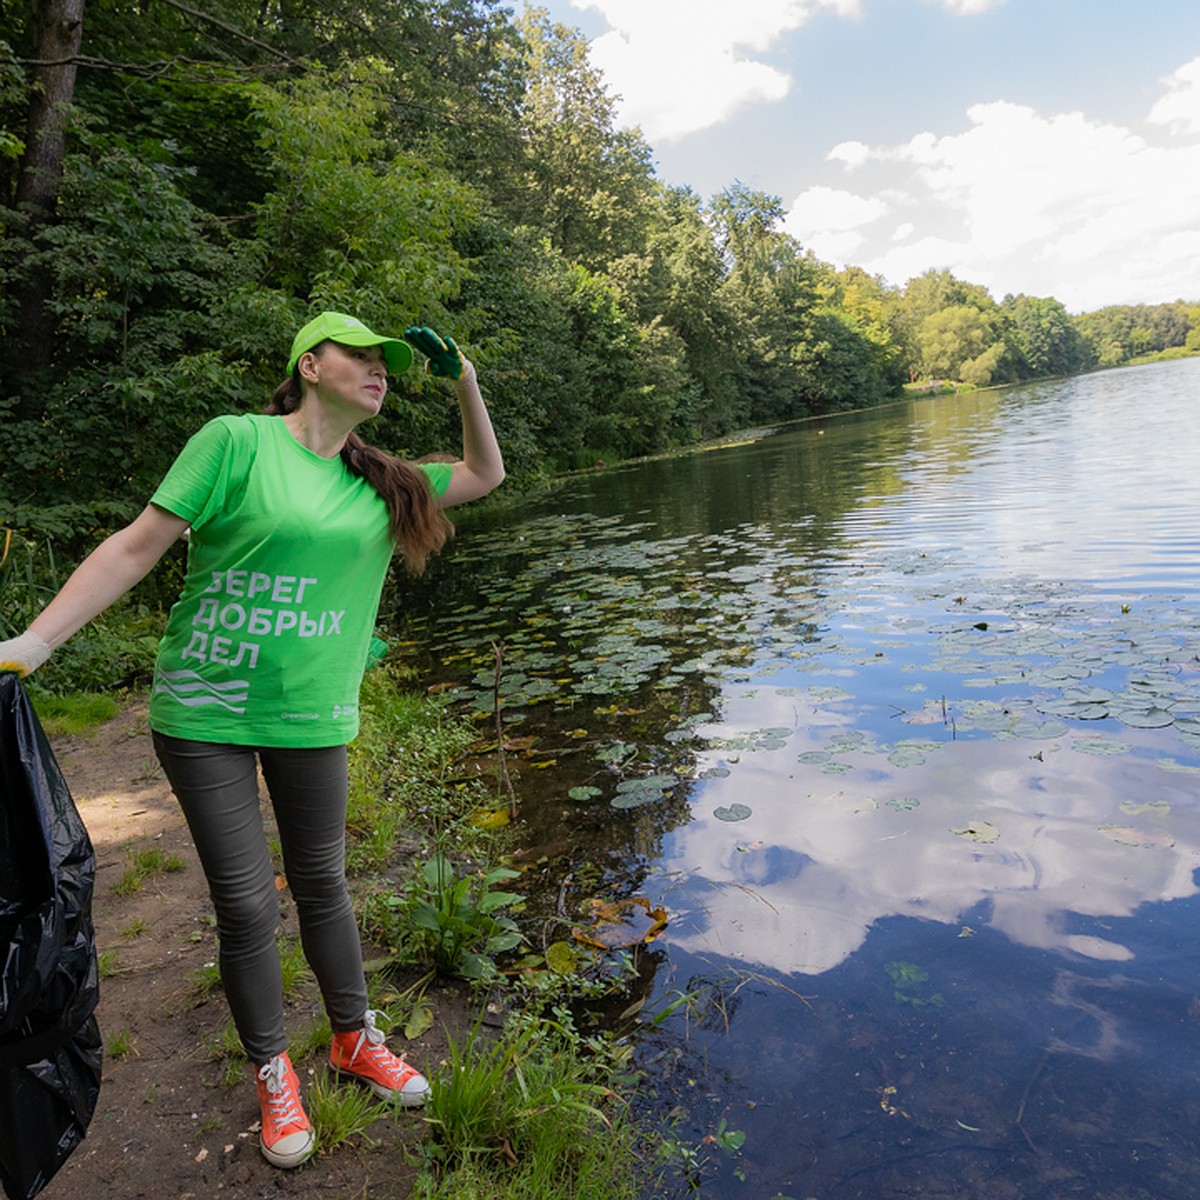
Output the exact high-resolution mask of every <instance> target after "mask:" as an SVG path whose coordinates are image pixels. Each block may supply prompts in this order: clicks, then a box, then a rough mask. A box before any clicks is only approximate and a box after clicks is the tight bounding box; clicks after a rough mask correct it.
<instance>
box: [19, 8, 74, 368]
mask: <svg viewBox="0 0 1200 1200" xmlns="http://www.w3.org/2000/svg"><path fill="white" fill-rule="evenodd" d="M83 5H84V0H34V3H33V23H32V28H33V57H34V58H35V59H36V60H38V62H40V63H43V64H46V65H43V66H36V67H34V68H33V76H32V79H31V85H32V86H31V88H30V97H29V120H28V124H27V126H26V137H25V155H24V157H23V158H22V160H21V172H20V175H19V177H18V180H17V194H16V207H17V210H18V211H20V212H23V213H25V214H26V216H27V219H28V221H29V225H28V234H29V236H30V237H31V238H33V237H36V235H37V232H38V230H39V229H40V228H41V227H42V226H43V225H47V224H49V223H50V222H51V221H53V220H54V217H55V211H56V209H57V207H58V191H59V186H60V184H61V183H62V169H63V156H64V154H65V152H66V124H67V109H68V107H69V106H70V104H71V100H72V98H73V97H74V95H75V62H74V59H75V57H76V56H77V55H78V53H79V47H80V44H81V43H82V40H83ZM51 289H52V280H51V277H50V273H49V272H48V271H46V270H38V271H31V272H30V274H29V276H28V278H27V280H26V285H25V287H24V288H23V289H22V294H21V298H20V299H21V326H20V342H21V345H20V352H21V357H22V360H23V365H24V366H27V367H34V368H36V367H39V366H45V365H47V364H48V363H50V362H51V361H52V358H53V352H54V320H53V317H52V316H51V315H50V312H49V309H48V302H49V300H50V298H51Z"/></svg>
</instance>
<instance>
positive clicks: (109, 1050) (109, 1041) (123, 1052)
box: [104, 1029, 133, 1062]
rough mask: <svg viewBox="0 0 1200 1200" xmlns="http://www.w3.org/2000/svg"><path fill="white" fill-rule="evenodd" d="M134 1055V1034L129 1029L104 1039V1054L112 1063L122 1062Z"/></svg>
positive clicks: (111, 1034)
mask: <svg viewBox="0 0 1200 1200" xmlns="http://www.w3.org/2000/svg"><path fill="white" fill-rule="evenodd" d="M132 1053H133V1034H132V1033H130V1032H129V1030H128V1029H118V1030H116V1031H115V1032H113V1033H110V1034H109V1035H108V1037H107V1038H105V1039H104V1054H105V1057H106V1058H108V1059H109V1060H110V1061H111V1062H120V1061H121V1059H123V1058H128V1057H129V1055H131V1054H132Z"/></svg>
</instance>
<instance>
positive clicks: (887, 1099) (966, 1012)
mask: <svg viewBox="0 0 1200 1200" xmlns="http://www.w3.org/2000/svg"><path fill="white" fill-rule="evenodd" d="M1198 381H1200V361H1197V360H1188V361H1184V362H1180V363H1173V364H1164V365H1161V366H1156V367H1153V368H1145V369H1138V370H1130V371H1119V372H1109V373H1105V374H1104V375H1098V376H1093V377H1088V378H1084V379H1077V380H1069V381H1064V382H1061V383H1054V384H1040V385H1036V386H1030V387H1026V388H1021V389H1013V390H1010V391H1006V392H997V393H987V394H983V395H976V396H972V397H956V398H946V399H937V400H928V401H921V402H919V403H914V404H907V405H899V406H897V407H896V408H894V409H890V410H887V411H886V412H880V413H871V414H862V415H857V416H852V417H848V418H842V419H839V420H836V421H830V422H827V423H825V424H824V425H823V426H815V425H814V426H811V427H803V428H799V429H794V430H790V431H786V432H781V433H777V434H775V435H773V436H770V437H766V438H764V439H762V440H760V441H757V442H754V443H753V444H750V445H742V446H733V447H729V448H726V449H723V450H716V451H713V452H711V453H703V454H696V455H692V456H688V457H683V458H680V459H678V460H671V461H667V462H661V463H654V464H643V465H637V466H631V467H627V468H623V469H621V470H619V471H615V472H611V473H608V474H605V475H602V476H597V477H595V478H589V479H583V480H576V481H572V482H571V483H569V484H568V485H566V486H565V487H563V488H561V489H560V490H558V491H557V492H555V493H554V494H553V495H551V496H549V497H547V498H544V499H542V500H539V501H537V502H536V503H533V504H531V505H529V506H528V508H527V509H523V510H522V511H521V512H520V513H519V514H516V515H514V514H513V513H500V514H497V515H495V516H493V517H488V518H484V519H480V520H477V521H475V522H472V519H471V518H470V517H469V516H468V517H467V519H466V520H465V521H464V534H463V537H462V539H461V541H460V545H459V549H458V550H457V551H456V552H455V554H454V555H453V556H452V559H454V560H456V561H450V562H448V563H446V564H444V566H443V567H442V568H439V569H436V570H435V571H434V572H433V573H432V575H431V578H430V579H429V580H428V581H427V582H425V583H423V584H422V585H420V587H418V588H417V589H416V590H415V591H412V592H409V593H408V594H406V595H405V597H404V599H403V602H401V601H399V600H397V601H396V606H397V609H398V610H401V611H403V613H404V617H403V622H404V625H405V628H406V630H407V633H408V635H409V637H410V645H409V647H408V653H409V655H410V657H411V660H412V662H413V663H414V664H416V665H417V666H418V667H419V668H420V669H422V670H423V671H424V672H425V675H426V677H427V678H428V679H429V681H430V682H436V683H438V684H441V685H447V686H448V687H449V694H451V695H453V696H455V697H456V698H457V699H458V700H459V702H460V703H461V704H462V705H463V706H464V707H465V708H466V709H467V710H471V709H474V710H475V711H477V712H478V713H479V714H480V715H481V717H483V718H486V717H488V716H489V715H490V710H491V698H492V687H493V684H494V682H495V680H494V673H493V669H492V659H493V651H492V645H493V643H494V642H496V641H498V640H502V641H503V643H504V651H505V662H506V676H505V679H504V684H503V696H504V707H503V710H502V711H503V717H504V720H505V723H506V726H507V728H509V729H510V730H517V731H519V732H520V733H522V734H523V735H526V736H528V737H530V738H531V739H532V740H533V743H534V744H533V745H532V747H531V748H530V749H529V750H528V751H527V752H526V754H525V756H524V758H522V757H521V755H513V756H510V759H509V763H510V767H512V768H513V770H514V771H515V772H516V774H517V776H518V783H517V786H518V790H519V792H520V794H521V799H522V806H523V818H524V823H523V825H522V829H521V838H522V850H523V851H525V852H526V858H527V860H528V861H533V862H536V863H538V865H537V866H536V867H535V868H531V870H530V872H529V875H528V880H529V883H530V886H534V887H535V891H536V890H537V889H539V888H540V891H541V893H543V896H542V899H541V900H540V901H539V899H538V896H537V895H535V897H534V902H533V903H534V909H535V911H537V906H538V904H539V903H542V904H543V906H553V905H558V904H561V903H563V902H565V901H566V900H567V898H570V899H571V900H578V901H580V902H583V901H584V900H586V899H587V896H586V895H585V894H584V890H585V889H583V887H582V886H581V885H578V884H577V883H576V884H575V885H572V888H568V885H567V881H569V880H578V879H580V878H585V879H587V880H588V881H589V886H590V887H591V889H592V891H593V892H594V893H596V892H598V893H601V894H611V895H630V894H633V893H635V892H642V893H645V894H648V895H650V896H651V897H652V898H653V899H654V900H655V901H656V902H657V901H661V902H662V903H664V904H665V905H666V907H667V908H668V910H669V911H670V914H671V926H670V929H669V933H668V936H667V939H666V941H665V943H664V944H663V945H662V947H661V948H660V950H659V955H660V956H661V955H664V954H665V957H660V958H658V959H654V960H650V959H647V960H645V961H644V962H643V967H644V968H645V969H646V970H647V972H649V971H650V970H651V969H655V970H656V971H657V974H656V975H655V976H654V977H653V978H650V976H649V974H647V977H646V979H645V981H644V982H646V984H647V985H648V986H651V987H652V988H653V989H654V990H655V993H656V1000H657V1002H660V1003H666V1001H667V999H668V998H669V997H670V996H672V995H677V994H680V993H688V994H691V993H693V992H694V994H695V995H697V996H701V997H706V999H705V1000H704V1001H703V1003H701V1002H700V1001H697V1003H698V1004H700V1008H699V1009H697V1010H696V1012H695V1013H693V1016H694V1017H695V1020H694V1021H693V1023H692V1024H688V1023H687V1021H686V1020H685V1019H684V1018H683V1017H680V1018H679V1019H673V1020H671V1021H668V1022H665V1023H664V1024H663V1025H662V1026H661V1027H654V1028H653V1029H652V1030H649V1031H648V1034H649V1046H648V1051H647V1062H648V1063H649V1067H650V1070H651V1080H652V1088H653V1091H654V1092H655V1094H656V1095H657V1096H658V1098H659V1101H660V1102H662V1103H663V1104H664V1105H665V1108H664V1111H667V1110H669V1109H670V1108H671V1106H672V1104H675V1105H677V1107H678V1108H679V1110H680V1111H681V1112H686V1114H687V1115H686V1117H685V1118H682V1120H683V1122H684V1123H683V1126H682V1128H683V1129H684V1130H685V1131H688V1130H690V1132H691V1134H692V1135H693V1136H694V1137H695V1138H696V1139H699V1138H701V1137H703V1136H704V1135H705V1134H706V1133H711V1132H712V1130H713V1128H714V1126H715V1124H716V1122H717V1121H718V1120H719V1119H720V1118H721V1117H722V1116H730V1119H731V1120H732V1119H733V1114H735V1113H736V1121H737V1123H738V1126H739V1127H741V1128H743V1129H745V1130H746V1131H747V1133H748V1137H747V1145H746V1152H745V1155H746V1156H745V1160H744V1162H745V1166H746V1170H747V1172H748V1179H747V1183H746V1185H744V1186H743V1185H742V1184H740V1183H739V1182H738V1181H736V1180H734V1179H731V1178H729V1177H728V1174H726V1175H724V1176H720V1177H719V1179H714V1180H711V1181H709V1182H708V1184H707V1185H706V1190H705V1193H704V1194H705V1195H711V1196H717V1197H722V1196H725V1195H730V1196H733V1195H739V1196H746V1195H753V1196H754V1197H755V1198H756V1200H757V1197H759V1196H761V1197H763V1200H767V1198H768V1197H771V1196H774V1195H775V1194H776V1191H782V1190H784V1189H787V1190H788V1194H794V1195H826V1194H828V1195H838V1196H841V1195H847V1196H849V1195H863V1196H872V1197H875V1196H879V1195H885V1194H924V1195H930V1196H932V1195H942V1194H945V1195H959V1194H972V1195H979V1196H992V1195H995V1196H998V1197H999V1196H1009V1195H1021V1196H1023V1197H1026V1198H1028V1197H1033V1196H1042V1195H1045V1196H1048V1197H1049V1196H1058V1195H1061V1194H1066V1192H1063V1191H1061V1190H1059V1191H1056V1190H1055V1188H1056V1186H1058V1185H1057V1184H1056V1183H1055V1180H1060V1181H1061V1180H1064V1179H1066V1180H1070V1187H1069V1190H1070V1191H1071V1193H1072V1194H1074V1193H1075V1192H1082V1193H1084V1194H1088V1195H1091V1196H1094V1197H1101V1196H1109V1195H1111V1196H1112V1197H1114V1200H1115V1197H1117V1196H1126V1195H1154V1196H1158V1197H1170V1198H1171V1200H1174V1198H1175V1197H1179V1198H1180V1200H1182V1198H1183V1197H1185V1196H1187V1197H1190V1196H1191V1195H1193V1194H1195V1192H1196V1189H1197V1188H1200V1166H1198V1165H1197V1164H1200V1155H1195V1154H1191V1156H1190V1157H1188V1158H1187V1160H1186V1162H1184V1163H1180V1162H1179V1161H1174V1160H1173V1161H1171V1162H1167V1161H1166V1160H1165V1158H1163V1160H1162V1161H1156V1163H1155V1166H1154V1170H1153V1174H1152V1175H1148V1176H1146V1178H1145V1179H1144V1180H1138V1179H1135V1178H1134V1177H1133V1176H1130V1178H1129V1179H1126V1178H1125V1175H1123V1174H1122V1172H1125V1173H1126V1174H1128V1173H1129V1172H1130V1171H1133V1168H1132V1167H1130V1165H1129V1164H1130V1162H1131V1161H1132V1160H1131V1159H1130V1157H1129V1155H1128V1154H1127V1153H1125V1151H1126V1150H1127V1144H1126V1143H1127V1139H1128V1138H1129V1137H1131V1136H1133V1133H1134V1131H1135V1130H1136V1136H1137V1137H1138V1138H1140V1139H1141V1140H1140V1141H1139V1142H1138V1145H1140V1146H1141V1147H1142V1152H1143V1162H1148V1160H1149V1154H1150V1152H1149V1151H1148V1150H1146V1146H1147V1145H1150V1144H1151V1143H1152V1142H1153V1143H1154V1144H1156V1145H1162V1144H1165V1143H1166V1142H1167V1141H1170V1140H1171V1139H1174V1141H1175V1144H1177V1145H1184V1144H1186V1145H1187V1146H1193V1143H1194V1135H1193V1134H1192V1132H1191V1130H1192V1129H1193V1128H1194V1127H1195V1120H1196V1119H1200V1106H1198V1105H1197V1104H1196V1103H1195V1102H1193V1101H1191V1100H1190V1099H1185V1098H1186V1097H1188V1096H1190V1095H1192V1094H1194V1093H1195V1087H1194V1083H1195V1081H1194V1079H1192V1078H1191V1075H1194V1071H1191V1069H1190V1068H1189V1067H1188V1065H1187V1062H1188V1061H1190V1060H1184V1059H1178V1058H1177V1057H1175V1056H1173V1054H1172V1050H1173V1046H1174V1043H1175V1041H1176V1040H1177V1039H1178V1038H1179V1037H1180V1035H1181V1031H1183V1032H1184V1035H1185V1037H1186V1038H1187V1039H1188V1040H1194V1036H1193V1035H1192V1034H1190V1033H1188V1029H1189V1023H1190V1022H1193V1021H1194V1020H1195V1019H1196V1017H1195V1016H1193V1015H1191V1014H1193V1012H1194V1013H1196V1014H1200V1001H1194V1000H1193V997H1194V995H1195V991H1196V985H1195V982H1194V979H1195V977H1196V976H1197V973H1198V972H1200V961H1198V955H1197V949H1196V939H1195V938H1194V936H1193V926H1194V921H1195V916H1196V913H1197V908H1198V906H1197V902H1196V900H1195V897H1196V893H1197V890H1198V889H1197V884H1196V869H1197V867H1198V866H1200V858H1198V856H1200V806H1197V804H1196V802H1195V794H1196V793H1195V789H1196V780H1197V775H1198V774H1200V589H1198V588H1197V582H1198V581H1200V535H1198V532H1197V522H1196V514H1197V511H1200V474H1198V473H1197V472H1196V471H1195V468H1194V461H1193V460H1194V453H1193V451H1192V449H1191V446H1192V445H1193V441H1194V426H1195V424H1196V419H1197V414H1196V411H1195V401H1194V396H1195V394H1196V390H1197V389H1196V383H1197V382H1198ZM645 776H655V777H656V778H667V779H672V780H674V781H675V782H673V783H671V784H669V785H666V784H664V785H663V786H661V787H659V788H657V789H656V790H653V791H651V792H650V793H647V794H646V795H645V797H644V801H645V802H644V803H641V802H639V803H638V804H637V805H636V806H634V807H624V806H622V807H620V808H615V807H613V803H612V802H613V801H614V800H615V799H618V798H619V797H621V796H622V795H624V796H626V797H628V793H627V792H626V793H623V792H621V791H620V789H621V787H622V786H623V785H628V784H629V783H631V782H632V781H635V780H636V779H637V778H639V777H645ZM572 889H573V890H572ZM797 993H804V994H805V996H806V997H807V999H806V1000H805V1001H804V1002H801V1001H800V1000H799V999H798V998H797ZM1068 1060H1069V1065H1068ZM1101 1068H1103V1070H1104V1071H1106V1072H1112V1073H1113V1074H1108V1075H1104V1074H1099V1073H1098V1072H1100V1070H1101ZM1190 1071H1191V1074H1189V1072H1190ZM699 1091H703V1093H704V1094H703V1097H701V1096H700V1095H699ZM1097 1098H1099V1099H1097ZM747 1102H753V1103H754V1105H755V1107H754V1108H753V1109H748V1108H745V1107H743V1106H744V1105H745V1104H746V1103H747ZM1097 1105H1099V1107H1100V1108H1102V1110H1103V1111H1102V1113H1101V1114H1099V1115H1095V1116H1094V1119H1092V1121H1091V1123H1090V1124H1086V1125H1085V1124H1083V1123H1081V1122H1080V1121H1077V1120H1075V1119H1074V1116H1073V1114H1075V1113H1079V1112H1083V1111H1089V1112H1090V1111H1092V1109H1093V1108H1096V1107H1097ZM1164 1106H1165V1107H1164ZM1194 1110H1195V1111H1194ZM1164 1113H1169V1114H1170V1115H1169V1116H1164V1115H1163V1114H1164ZM1189 1114H1190V1115H1189ZM798 1120H802V1121H803V1122H804V1125H803V1128H804V1134H803V1137H801V1138H797V1136H796V1134H795V1128H796V1122H797V1121H798ZM1035 1120H1036V1121H1038V1122H1040V1123H1041V1127H1042V1128H1046V1129H1052V1130H1053V1140H1054V1145H1053V1146H1047V1145H1046V1143H1045V1140H1044V1139H1043V1138H1042V1137H1041V1136H1040V1132H1039V1130H1038V1128H1037V1127H1036V1126H1035V1124H1034V1122H1035ZM1156 1120H1157V1121H1158V1122H1159V1125H1158V1126H1155V1121H1156ZM1163 1122H1168V1123H1169V1125H1170V1130H1169V1133H1167V1134H1164V1133H1163V1132H1162V1124H1163ZM1154 1139H1158V1141H1157V1142H1154ZM1113 1147H1117V1148H1119V1149H1117V1150H1113V1149H1112V1148H1113ZM1193 1148H1194V1147H1193ZM967 1156H977V1157H969V1158H968V1157H967ZM1160 1158H1162V1156H1160ZM1105 1173H1107V1176H1106V1174H1105ZM997 1175H1001V1176H1004V1177H1005V1178H1012V1179H1015V1178H1018V1177H1019V1178H1020V1179H1021V1181H1022V1182H1021V1184H1020V1185H1019V1186H1017V1185H1014V1186H1016V1187H1017V1190H1015V1191H1014V1190H1012V1188H1010V1189H1009V1190H1007V1191H1005V1190H995V1185H994V1181H995V1178H996V1177H997ZM1109 1177H1111V1180H1110V1181H1111V1184H1112V1186H1111V1188H1109V1183H1108V1182H1103V1183H1102V1182H1101V1181H1102V1179H1103V1178H1109ZM1126 1185H1128V1186H1126ZM956 1188H957V1189H958V1190H955V1189H956ZM963 1188H965V1189H966V1190H965V1191H964V1190H962V1189H963ZM739 1189H741V1190H739ZM795 1189H803V1190H795ZM889 1189H891V1190H889ZM1106 1189H1107V1190H1106ZM1139 1189H1141V1190H1139Z"/></svg>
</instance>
